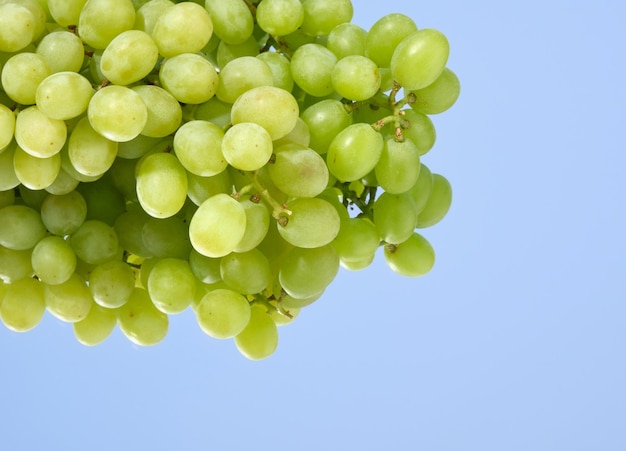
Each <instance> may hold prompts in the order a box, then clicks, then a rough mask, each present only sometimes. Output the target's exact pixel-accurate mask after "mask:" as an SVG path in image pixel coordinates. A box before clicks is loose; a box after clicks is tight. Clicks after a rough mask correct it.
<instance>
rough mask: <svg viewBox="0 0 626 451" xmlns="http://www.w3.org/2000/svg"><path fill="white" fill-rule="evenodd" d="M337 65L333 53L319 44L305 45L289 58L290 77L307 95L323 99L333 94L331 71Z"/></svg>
mask: <svg viewBox="0 0 626 451" xmlns="http://www.w3.org/2000/svg"><path fill="white" fill-rule="evenodd" d="M336 63H337V57H336V56H335V54H334V53H333V52H331V51H330V50H328V49H327V48H326V47H324V46H323V45H320V44H305V45H303V46H302V47H299V48H298V49H296V51H295V52H294V54H293V56H292V58H291V75H292V76H293V79H294V81H295V82H296V83H297V84H298V86H300V88H302V90H303V91H304V92H306V93H307V94H311V95H312V96H316V97H323V96H327V95H330V94H332V93H333V83H332V71H333V68H334V67H335V64H336Z"/></svg>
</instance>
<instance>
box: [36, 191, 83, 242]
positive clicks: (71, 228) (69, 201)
mask: <svg viewBox="0 0 626 451" xmlns="http://www.w3.org/2000/svg"><path fill="white" fill-rule="evenodd" d="M86 217H87V203H86V202H85V199H84V198H83V196H82V195H81V194H80V193H79V192H78V191H71V192H69V193H67V194H62V195H55V194H49V195H48V196H47V197H46V198H45V199H44V201H43V204H42V205H41V220H42V221H43V224H44V225H45V227H46V228H47V229H48V230H49V231H50V233H53V234H55V235H59V236H65V235H71V234H72V233H74V232H75V231H76V230H77V229H78V228H79V227H80V226H81V224H82V223H83V222H85V219H86Z"/></svg>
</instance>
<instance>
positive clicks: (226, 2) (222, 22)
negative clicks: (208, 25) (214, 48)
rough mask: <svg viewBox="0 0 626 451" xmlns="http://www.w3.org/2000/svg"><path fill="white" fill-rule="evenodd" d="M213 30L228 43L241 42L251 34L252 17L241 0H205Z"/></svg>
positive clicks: (252, 26)
mask: <svg viewBox="0 0 626 451" xmlns="http://www.w3.org/2000/svg"><path fill="white" fill-rule="evenodd" d="M205 7H206V9H207V11H208V12H209V15H210V16H211V22H212V23H213V32H214V33H215V34H216V35H217V36H218V37H219V38H220V39H221V40H222V41H224V42H226V43H228V44H241V43H242V42H243V41H245V40H246V39H248V38H249V37H250V36H251V35H252V31H253V30H254V18H253V17H252V13H251V12H250V10H249V9H248V6H247V5H246V4H245V2H242V1H241V0H206V2H205Z"/></svg>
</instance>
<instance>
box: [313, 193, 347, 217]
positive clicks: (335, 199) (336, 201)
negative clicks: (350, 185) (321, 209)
mask: <svg viewBox="0 0 626 451" xmlns="http://www.w3.org/2000/svg"><path fill="white" fill-rule="evenodd" d="M317 197H318V198H320V199H324V200H325V201H326V202H328V203H329V204H331V205H332V206H333V207H334V208H335V210H336V211H337V213H338V214H339V218H340V219H341V220H342V221H343V220H344V219H346V218H349V217H350V215H349V214H348V211H347V210H346V207H345V206H344V204H343V194H342V193H341V191H340V190H339V189H337V188H335V187H333V186H330V187H328V188H326V189H325V190H324V191H322V193H321V194H320V195H318V196H317Z"/></svg>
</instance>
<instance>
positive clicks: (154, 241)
mask: <svg viewBox="0 0 626 451" xmlns="http://www.w3.org/2000/svg"><path fill="white" fill-rule="evenodd" d="M141 237H142V240H143V244H144V246H145V248H146V249H147V250H148V253H149V254H150V255H153V256H155V257H159V258H165V257H176V258H187V256H188V255H189V252H190V251H191V243H190V242H189V226H188V224H187V223H186V221H185V220H184V219H182V218H179V217H177V216H172V217H169V218H165V219H157V218H149V219H148V220H147V221H146V222H145V224H144V226H143V229H142V231H141Z"/></svg>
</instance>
